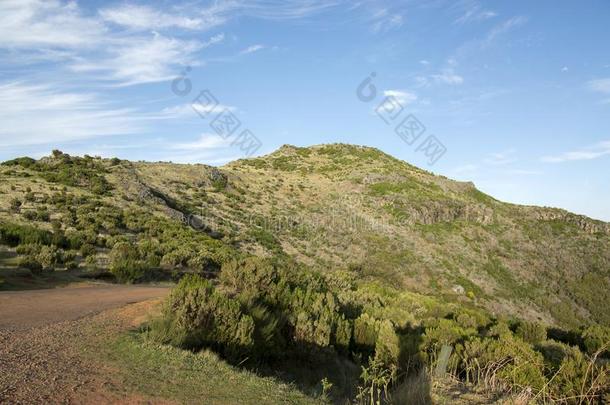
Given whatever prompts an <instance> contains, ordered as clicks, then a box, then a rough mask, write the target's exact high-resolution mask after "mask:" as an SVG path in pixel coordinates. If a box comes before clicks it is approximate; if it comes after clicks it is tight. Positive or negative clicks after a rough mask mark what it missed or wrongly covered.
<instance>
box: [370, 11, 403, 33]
mask: <svg viewBox="0 0 610 405" xmlns="http://www.w3.org/2000/svg"><path fill="white" fill-rule="evenodd" d="M371 21H372V26H371V29H372V30H373V32H375V33H383V32H388V31H391V30H393V29H396V28H400V27H402V25H403V23H404V18H403V16H402V15H401V14H400V13H393V12H390V10H388V9H386V8H383V9H380V10H377V11H376V12H374V13H373V15H372V16H371Z"/></svg>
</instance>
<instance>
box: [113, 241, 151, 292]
mask: <svg viewBox="0 0 610 405" xmlns="http://www.w3.org/2000/svg"><path fill="white" fill-rule="evenodd" d="M110 271H111V272H112V274H114V276H115V277H116V278H117V280H119V281H120V282H123V283H133V282H136V281H139V280H140V279H142V278H143V277H144V275H145V273H146V264H145V263H144V261H143V260H141V258H140V254H139V252H138V250H137V249H136V248H135V247H134V246H132V245H131V244H129V243H127V242H119V243H117V244H115V245H114V247H113V248H112V250H111V252H110Z"/></svg>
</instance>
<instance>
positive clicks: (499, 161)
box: [484, 149, 517, 166]
mask: <svg viewBox="0 0 610 405" xmlns="http://www.w3.org/2000/svg"><path fill="white" fill-rule="evenodd" d="M516 161H517V158H516V157H515V150H514V149H509V150H506V151H502V152H495V153H490V154H489V155H488V156H487V157H486V158H485V159H484V162H485V163H486V164H489V165H494V166H504V165H508V164H510V163H514V162H516Z"/></svg>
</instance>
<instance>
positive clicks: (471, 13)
mask: <svg viewBox="0 0 610 405" xmlns="http://www.w3.org/2000/svg"><path fill="white" fill-rule="evenodd" d="M462 6H463V9H464V10H463V12H462V14H461V15H460V17H458V18H457V19H456V20H455V21H454V22H453V23H454V24H467V23H471V22H479V21H485V20H488V19H490V18H494V17H497V16H498V13H496V12H495V11H492V10H487V9H484V8H483V7H482V6H481V4H479V3H478V2H475V1H464V2H462Z"/></svg>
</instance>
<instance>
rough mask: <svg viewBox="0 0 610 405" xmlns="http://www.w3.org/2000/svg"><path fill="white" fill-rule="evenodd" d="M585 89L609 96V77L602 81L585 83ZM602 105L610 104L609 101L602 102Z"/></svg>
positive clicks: (596, 80)
mask: <svg viewBox="0 0 610 405" xmlns="http://www.w3.org/2000/svg"><path fill="white" fill-rule="evenodd" d="M587 88H588V89H589V90H591V91H594V92H596V93H602V94H605V95H608V94H610V77H608V78H604V79H595V80H589V81H588V82H587ZM602 103H603V104H608V103H610V99H605V100H602Z"/></svg>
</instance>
